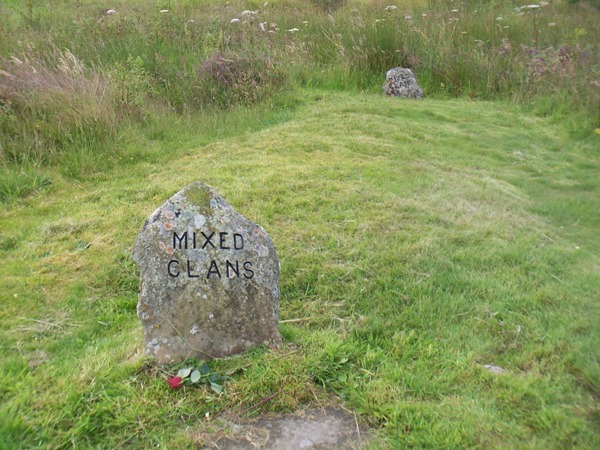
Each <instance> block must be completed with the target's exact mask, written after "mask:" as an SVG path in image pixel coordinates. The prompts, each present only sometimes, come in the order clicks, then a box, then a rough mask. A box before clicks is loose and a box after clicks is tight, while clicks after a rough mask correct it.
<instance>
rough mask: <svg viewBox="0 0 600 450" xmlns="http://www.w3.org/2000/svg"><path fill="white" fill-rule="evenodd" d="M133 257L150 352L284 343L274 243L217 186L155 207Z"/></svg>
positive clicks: (170, 354)
mask: <svg viewBox="0 0 600 450" xmlns="http://www.w3.org/2000/svg"><path fill="white" fill-rule="evenodd" d="M132 256H133V259H134V261H135V263H136V264H137V265H138V266H139V268H140V292H139V300H138V306H137V311H138V316H139V318H140V320H141V322H142V327H143V330H144V340H145V346H146V353H147V354H148V355H150V356H153V357H155V358H156V360H157V362H158V363H159V364H164V363H169V362H175V361H181V360H184V359H186V358H188V357H197V358H201V359H210V358H217V357H222V356H228V355H233V354H236V353H240V352H242V351H244V350H246V349H247V348H250V347H253V346H256V345H259V344H261V343H263V342H275V343H277V342H280V341H281V336H280V334H279V331H278V329H277V325H278V322H279V287H278V284H277V282H278V279H279V260H278V259H277V254H276V252H275V247H274V245H273V241H272V240H271V238H270V237H269V235H268V234H267V232H266V231H265V230H264V229H263V228H262V227H260V226H259V225H257V224H255V223H254V222H252V221H250V220H248V219H247V218H245V217H244V216H242V215H241V214H239V213H238V212H236V211H235V210H234V209H233V207H231V206H230V205H229V204H228V203H227V202H226V201H225V200H224V199H223V198H222V197H221V196H220V195H219V194H218V193H217V192H215V191H214V190H213V189H212V188H210V187H209V186H207V185H205V184H202V183H192V184H190V185H188V186H186V187H185V188H183V189H182V190H181V191H180V192H178V193H177V194H175V195H174V196H173V197H171V198H170V199H169V200H167V201H166V202H165V203H164V204H163V205H162V206H160V207H159V208H158V209H157V210H156V211H154V212H153V213H152V215H151V216H150V217H149V218H148V220H147V221H146V223H145V224H144V227H143V229H142V231H141V232H140V234H139V235H138V237H137V240H136V242H135V246H134V249H133V254H132Z"/></svg>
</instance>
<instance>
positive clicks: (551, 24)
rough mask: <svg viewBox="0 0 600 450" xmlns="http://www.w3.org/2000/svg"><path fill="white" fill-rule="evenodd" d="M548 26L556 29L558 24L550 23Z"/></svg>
mask: <svg viewBox="0 0 600 450" xmlns="http://www.w3.org/2000/svg"><path fill="white" fill-rule="evenodd" d="M548 26H549V27H555V26H556V22H550V23H549V24H548Z"/></svg>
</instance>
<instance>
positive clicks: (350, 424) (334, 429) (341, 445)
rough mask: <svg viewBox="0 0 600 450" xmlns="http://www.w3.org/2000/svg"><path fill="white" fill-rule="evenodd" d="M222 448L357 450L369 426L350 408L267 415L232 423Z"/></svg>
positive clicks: (224, 449) (362, 442)
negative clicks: (350, 412) (257, 418)
mask: <svg viewBox="0 0 600 450" xmlns="http://www.w3.org/2000/svg"><path fill="white" fill-rule="evenodd" d="M228 428H229V433H228V434H227V437H225V438H222V439H220V440H219V441H218V442H217V443H215V445H213V446H212V448H215V449H220V450H251V449H257V448H260V449H264V450H298V449H306V450H329V449H338V450H342V449H344V450H356V449H360V448H362V447H363V446H364V445H365V444H366V443H367V442H368V440H369V435H368V432H367V430H365V429H364V428H362V427H361V428H359V425H358V423H357V422H356V419H355V418H354V417H352V416H351V415H350V414H348V413H347V412H346V411H342V410H336V409H331V408H327V409H326V410H316V409H313V410H308V411H303V412H300V413H297V414H287V415H284V416H279V417H277V416H274V417H264V418H261V419H259V420H258V421H256V422H254V423H250V424H245V425H237V424H230V425H229V427H228Z"/></svg>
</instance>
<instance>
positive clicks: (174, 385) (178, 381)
mask: <svg viewBox="0 0 600 450" xmlns="http://www.w3.org/2000/svg"><path fill="white" fill-rule="evenodd" d="M167 383H169V386H171V389H179V388H180V387H181V386H183V378H181V377H172V378H169V379H168V380H167Z"/></svg>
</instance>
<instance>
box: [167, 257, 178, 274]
mask: <svg viewBox="0 0 600 450" xmlns="http://www.w3.org/2000/svg"><path fill="white" fill-rule="evenodd" d="M173 264H176V265H179V261H177V260H176V259H172V260H171V261H169V265H168V266H167V272H169V276H170V277H173V278H177V277H178V276H179V270H178V271H177V273H176V274H173V272H171V266H172V265H173Z"/></svg>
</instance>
